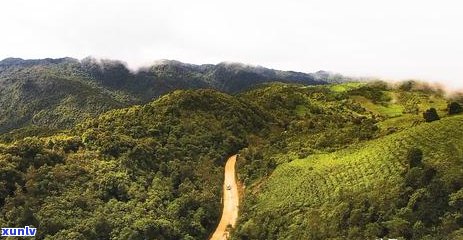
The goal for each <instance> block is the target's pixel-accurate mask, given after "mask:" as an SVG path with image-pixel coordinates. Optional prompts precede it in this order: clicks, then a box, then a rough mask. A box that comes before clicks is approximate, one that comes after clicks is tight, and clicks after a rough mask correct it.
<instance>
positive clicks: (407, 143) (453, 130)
mask: <svg viewBox="0 0 463 240" xmlns="http://www.w3.org/2000/svg"><path fill="white" fill-rule="evenodd" d="M411 147H418V148H420V149H421V150H422V151H423V153H424V162H425V163H427V164H430V165H432V166H434V167H435V168H436V169H438V171H444V172H445V171H446V170H447V169H446V166H449V165H450V164H449V163H451V162H452V161H457V160H458V157H461V156H462V153H463V116H456V117H450V118H446V119H443V120H441V121H437V122H433V123H429V124H422V125H420V126H417V127H415V128H413V129H410V130H406V131H403V132H400V133H397V134H393V135H389V136H386V137H384V138H381V139H377V140H373V141H370V142H366V143H363V144H359V145H357V146H354V147H351V148H348V149H345V150H341V151H338V152H335V153H331V154H323V155H315V156H312V157H309V158H306V159H299V160H294V161H292V162H290V163H286V164H282V165H280V166H279V167H278V168H277V169H276V170H275V171H274V173H273V174H272V176H271V177H270V178H269V180H268V182H267V183H266V184H265V186H264V187H263V191H262V193H261V194H260V196H259V200H258V202H259V203H258V208H259V210H260V211H263V212H265V211H275V210H276V209H280V210H282V211H284V212H289V211H287V210H288V209H295V208H298V207H316V206H320V205H322V204H324V203H325V202H328V201H333V200H335V199H339V198H342V197H344V195H345V194H344V193H350V194H365V196H367V197H368V196H369V195H375V196H378V195H381V194H385V195H388V196H385V197H393V196H394V195H396V194H398V192H397V191H398V187H399V185H400V182H401V181H402V179H401V178H402V177H401V173H403V172H404V170H405V169H406V155H407V152H408V150H409V149H410V148H411Z"/></svg>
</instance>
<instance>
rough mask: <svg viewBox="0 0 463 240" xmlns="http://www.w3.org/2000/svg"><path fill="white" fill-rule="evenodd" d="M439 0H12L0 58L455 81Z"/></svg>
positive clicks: (458, 57) (458, 59) (462, 82)
mask: <svg viewBox="0 0 463 240" xmlns="http://www.w3.org/2000/svg"><path fill="white" fill-rule="evenodd" d="M462 9H463V6H462V3H459V1H456V0H455V1H450V0H440V1H427V0H407V1H404V0H387V1H386V0H384V1H372V0H349V1H346V0H310V1H302V0H300V1H292V0H284V1H283V0H281V1H274V0H266V1H258V0H254V1H250V0H248V1H245V0H229V1H221V0H205V1H201V0H196V1H191V0H185V1H178V0H177V1H176V0H165V1H164V0H161V1H153V0H126V1H122V0H121V1H118V0H107V1H106V0H100V1H98V0H56V1H54V0H28V1H26V0H14V1H1V2H0V23H1V24H0V26H1V30H0V31H1V35H0V58H1V59H3V58H6V57H21V58H45V57H53V58H56V57H64V56H70V57H75V58H79V59H81V58H84V57H86V56H90V55H91V56H95V57H101V58H111V59H119V60H123V61H125V62H127V63H128V64H129V66H131V67H132V68H135V67H137V66H140V65H147V64H150V63H152V62H154V61H155V60H158V59H176V60H180V61H183V62H189V63H218V62H222V61H232V62H243V63H248V64H253V65H262V66H266V67H271V68H277V69H282V70H296V71H303V72H314V71H317V70H321V69H322V70H329V71H334V72H339V73H342V74H346V75H354V76H378V77H382V78H386V79H408V78H417V79H422V80H430V81H440V82H441V83H445V84H447V85H448V86H452V87H459V88H463V59H462V56H463V46H462V44H463V27H462V23H463V14H462Z"/></svg>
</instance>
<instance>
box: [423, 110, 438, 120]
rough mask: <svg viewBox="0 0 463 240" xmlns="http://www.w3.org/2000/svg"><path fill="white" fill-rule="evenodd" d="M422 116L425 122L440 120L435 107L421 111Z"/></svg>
mask: <svg viewBox="0 0 463 240" xmlns="http://www.w3.org/2000/svg"><path fill="white" fill-rule="evenodd" d="M423 118H424V120H425V121H426V122H434V121H437V120H440V117H439V115H438V114H437V110H436V109H435V108H430V109H428V110H426V112H424V113H423Z"/></svg>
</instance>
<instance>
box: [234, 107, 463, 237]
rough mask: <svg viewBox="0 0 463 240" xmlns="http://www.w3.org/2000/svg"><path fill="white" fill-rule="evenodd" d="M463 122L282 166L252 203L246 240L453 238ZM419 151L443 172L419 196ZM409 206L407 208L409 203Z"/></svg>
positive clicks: (243, 230)
mask: <svg viewBox="0 0 463 240" xmlns="http://www.w3.org/2000/svg"><path fill="white" fill-rule="evenodd" d="M462 123H463V116H457V117H451V118H446V119H444V120H441V121H438V122H433V123H429V124H422V125H420V126H418V127H415V128H412V129H409V130H405V131H403V132H400V133H396V134H392V135H389V136H386V137H383V138H380V139H376V140H372V141H368V142H365V143H361V144H357V145H355V146H352V147H349V148H347V149H344V150H340V151H336V152H334V153H329V154H318V155H313V156H310V157H307V158H304V159H295V160H294V161H291V162H289V163H285V164H281V165H279V166H278V167H277V168H276V169H275V171H274V172H273V173H272V175H271V176H270V177H269V178H268V180H267V181H266V182H265V183H264V184H263V186H261V187H260V192H259V193H258V194H256V195H254V196H249V198H250V199H248V200H247V202H246V203H247V206H246V207H245V210H244V212H245V214H244V215H243V217H242V218H241V223H240V227H239V229H238V236H240V238H251V239H254V238H258V239H276V238H278V239H328V238H332V239H344V238H343V237H346V236H347V237H348V238H350V239H370V238H371V239H373V238H375V237H384V236H387V237H391V238H392V237H406V238H407V239H408V238H413V239H421V238H422V237H424V236H425V235H427V234H429V239H437V238H438V236H447V235H446V234H449V233H450V232H446V231H449V230H450V229H446V227H449V226H446V225H449V224H450V223H448V222H450V221H452V220H453V221H456V222H458V221H461V218H459V217H458V216H454V215H452V214H453V211H455V209H454V208H453V207H451V206H449V203H448V202H449V201H450V198H451V196H452V194H460V192H461V190H460V191H458V190H459V188H461V187H462V186H463V185H462V184H463V168H462V167H463V161H462V159H463V127H462V126H463V125H462ZM413 148H417V149H420V150H421V151H422V153H423V160H422V161H423V164H424V165H425V166H426V167H427V168H430V169H434V170H435V171H436V173H435V174H432V176H427V177H429V178H433V179H432V180H431V179H429V182H426V183H422V184H423V185H420V186H419V187H417V188H418V189H410V187H409V186H407V181H411V180H410V178H411V175H410V174H411V173H410V171H412V170H410V166H409V165H408V162H407V161H408V160H407V156H408V153H409V151H410V149H413ZM413 173H414V174H416V172H413ZM427 174H429V173H427ZM434 175H435V176H434ZM415 177H416V176H415ZM416 178H418V177H416ZM413 180H414V181H421V179H420V180H416V179H413ZM423 181H424V180H423ZM418 185H419V184H418ZM407 187H408V188H407ZM436 188H439V189H436ZM433 194H436V195H433ZM404 195H406V196H404ZM404 200H405V201H406V202H405V204H404V203H401V201H404ZM407 200H408V201H407ZM439 201H447V202H444V203H442V202H439ZM402 205H403V206H402ZM440 218H443V219H440ZM455 225H456V226H458V224H455ZM432 227H434V228H432ZM416 228H420V229H416ZM457 229H458V228H456V229H455V228H454V229H453V230H457ZM441 231H443V232H441ZM439 234H442V235H439ZM458 236H461V235H458Z"/></svg>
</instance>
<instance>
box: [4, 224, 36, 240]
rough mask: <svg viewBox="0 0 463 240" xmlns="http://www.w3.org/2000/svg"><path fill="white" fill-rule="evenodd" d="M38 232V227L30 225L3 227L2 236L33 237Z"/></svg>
mask: <svg viewBox="0 0 463 240" xmlns="http://www.w3.org/2000/svg"><path fill="white" fill-rule="evenodd" d="M36 233H37V228H30V227H29V226H26V227H23V228H2V237H33V236H35V234H36Z"/></svg>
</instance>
